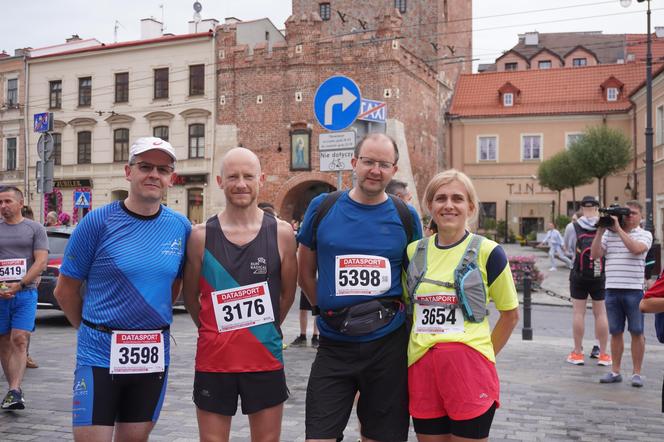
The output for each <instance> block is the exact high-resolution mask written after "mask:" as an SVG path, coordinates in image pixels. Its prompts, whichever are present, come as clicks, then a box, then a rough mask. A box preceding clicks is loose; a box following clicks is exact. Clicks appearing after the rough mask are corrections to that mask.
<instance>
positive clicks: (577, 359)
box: [567, 351, 583, 365]
mask: <svg viewBox="0 0 664 442" xmlns="http://www.w3.org/2000/svg"><path fill="white" fill-rule="evenodd" d="M567 362H568V363H570V364H573V365H583V353H576V352H574V351H572V353H570V354H569V356H567Z"/></svg>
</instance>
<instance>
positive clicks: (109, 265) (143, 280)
mask: <svg viewBox="0 0 664 442" xmlns="http://www.w3.org/2000/svg"><path fill="white" fill-rule="evenodd" d="M175 160H176V156H175V151H174V149H173V147H172V146H171V145H170V144H169V143H168V142H166V141H163V140H161V139H159V138H154V137H146V138H139V139H138V140H136V142H135V143H134V144H133V145H132V146H131V150H130V155H129V163H128V164H127V165H126V166H125V175H126V178H127V181H129V183H130V184H129V195H128V197H127V198H126V199H125V200H124V201H115V202H113V203H111V204H108V205H106V206H103V207H100V208H98V209H96V210H93V211H92V212H90V213H89V214H88V215H86V216H85V218H83V220H82V221H81V222H80V223H79V224H78V226H77V227H76V230H74V232H73V234H72V237H71V239H70V240H69V242H68V244H67V248H66V250H65V254H64V257H63V262H62V267H61V268H60V277H59V279H58V284H57V287H56V289H55V296H56V298H57V300H58V302H59V304H60V307H61V308H62V311H63V312H64V313H65V315H66V316H67V319H69V322H71V323H72V325H73V326H74V327H76V328H77V329H78V346H77V354H76V371H75V373H74V387H73V406H72V420H73V427H74V430H73V433H74V439H75V440H77V441H89V440H94V441H109V442H110V441H111V440H113V439H115V440H132V441H143V440H147V439H148V436H149V434H150V431H151V430H152V428H153V427H154V424H155V423H156V421H157V419H158V418H159V412H160V410H161V405H162V403H163V400H164V393H165V391H166V380H167V373H168V365H169V356H170V355H169V333H168V330H169V326H170V324H171V321H172V303H173V301H174V300H175V299H176V298H177V296H178V294H179V291H180V283H181V278H182V269H183V264H184V258H185V245H186V242H187V238H188V236H189V233H190V232H191V224H190V222H189V221H188V220H187V219H186V218H185V217H184V216H182V215H180V214H179V213H176V212H174V211H173V210H171V209H169V208H167V207H164V206H162V205H161V199H162V197H163V194H164V192H165V190H166V189H167V188H168V187H170V186H171V182H172V181H171V180H172V176H173V170H174V165H175ZM83 281H86V283H87V285H86V288H85V296H84V297H81V296H80V294H79V290H80V289H81V285H82V283H83Z"/></svg>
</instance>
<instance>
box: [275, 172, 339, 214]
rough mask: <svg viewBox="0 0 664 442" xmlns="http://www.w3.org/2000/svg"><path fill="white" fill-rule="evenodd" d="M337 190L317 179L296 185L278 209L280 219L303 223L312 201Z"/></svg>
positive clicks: (288, 192) (287, 193)
mask: <svg viewBox="0 0 664 442" xmlns="http://www.w3.org/2000/svg"><path fill="white" fill-rule="evenodd" d="M335 190H336V187H335V186H333V185H332V184H330V183H328V182H325V181H320V180H315V179H313V180H308V181H304V182H301V183H299V184H296V185H295V186H293V187H292V188H290V189H289V190H288V191H287V192H286V195H285V196H284V197H283V200H282V202H281V205H279V206H278V207H277V210H278V213H279V217H280V218H281V219H283V220H286V221H289V222H290V221H291V220H296V221H302V218H303V217H304V212H305V211H306V210H307V207H308V206H309V203H310V202H311V200H312V199H314V198H315V197H316V196H317V195H320V194H321V193H324V192H333V191H335Z"/></svg>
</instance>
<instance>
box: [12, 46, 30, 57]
mask: <svg viewBox="0 0 664 442" xmlns="http://www.w3.org/2000/svg"><path fill="white" fill-rule="evenodd" d="M31 50H32V48H31V47H27V48H20V49H14V57H29V56H30V51H31Z"/></svg>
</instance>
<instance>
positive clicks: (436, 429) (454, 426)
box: [413, 402, 496, 439]
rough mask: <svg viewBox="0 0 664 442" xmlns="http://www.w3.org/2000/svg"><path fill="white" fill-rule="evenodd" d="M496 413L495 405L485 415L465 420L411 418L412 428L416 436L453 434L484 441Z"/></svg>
mask: <svg viewBox="0 0 664 442" xmlns="http://www.w3.org/2000/svg"><path fill="white" fill-rule="evenodd" d="M495 413H496V403H495V402H494V403H493V405H492V406H491V407H490V408H489V409H488V410H487V411H486V413H484V414H482V415H480V416H477V417H475V418H473V419H467V420H458V421H455V420H452V419H450V418H449V416H443V417H437V418H434V419H417V418H415V417H414V418H413V427H414V428H415V433H417V434H427V435H442V434H450V433H451V434H453V435H455V436H457V437H465V438H468V439H486V438H487V437H489V431H490V430H491V423H492V422H493V415H494V414H495Z"/></svg>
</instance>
